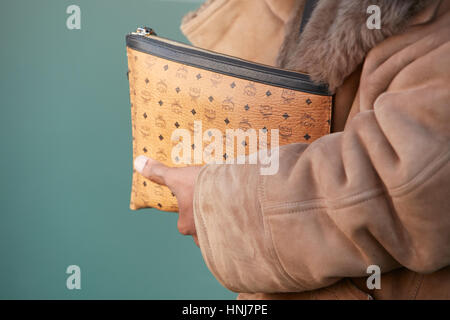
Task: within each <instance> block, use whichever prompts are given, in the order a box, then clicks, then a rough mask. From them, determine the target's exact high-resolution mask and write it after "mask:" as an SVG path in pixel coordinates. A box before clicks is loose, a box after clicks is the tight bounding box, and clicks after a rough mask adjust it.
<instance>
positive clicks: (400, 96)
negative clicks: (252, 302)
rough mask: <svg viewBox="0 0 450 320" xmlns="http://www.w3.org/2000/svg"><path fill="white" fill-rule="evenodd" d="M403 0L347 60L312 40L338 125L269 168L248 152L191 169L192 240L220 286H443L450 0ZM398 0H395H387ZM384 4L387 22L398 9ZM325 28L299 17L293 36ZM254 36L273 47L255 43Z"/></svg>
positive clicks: (334, 292) (359, 289)
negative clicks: (370, 275) (373, 276)
mask: <svg viewBox="0 0 450 320" xmlns="http://www.w3.org/2000/svg"><path fill="white" fill-rule="evenodd" d="M216 1H217V0H216ZM262 2H264V1H261V2H260V5H262V4H261V3H262ZM324 2H325V1H323V0H321V1H319V5H318V7H317V8H316V10H315V11H314V12H313V16H312V17H311V21H315V19H318V18H317V17H319V16H321V15H324V14H325V13H326V14H328V16H330V17H336V19H337V20H334V22H333V23H336V24H337V23H341V24H342V23H344V22H345V19H344V20H339V19H338V18H339V17H342V16H341V15H339V12H338V11H339V10H338V9H339V6H340V5H344V6H345V8H349V7H348V6H349V4H350V3H352V2H354V1H345V0H342V1H336V4H335V6H334V8H335V10H337V11H335V12H334V15H333V12H329V11H330V10H331V9H330V7H328V6H329V2H328V4H326V3H324ZM409 3H410V4H411V5H412V6H411V7H409V9H404V10H403V11H402V10H400V12H404V13H405V15H404V18H405V19H406V20H405V22H403V21H402V23H401V26H396V27H395V28H393V29H391V31H389V32H387V33H386V34H385V35H384V36H383V37H380V38H378V37H375V38H376V39H377V41H372V42H370V45H368V46H367V47H365V49H364V50H363V51H358V52H356V56H352V57H350V58H349V59H350V60H351V61H348V62H347V64H346V65H345V68H341V66H339V64H335V61H334V60H332V59H331V60H323V59H325V58H326V57H328V55H327V54H329V55H333V54H338V55H339V54H342V55H343V56H346V57H348V55H349V54H351V53H350V51H349V50H348V48H347V47H346V43H345V41H344V43H343V44H342V46H339V41H337V42H336V41H334V39H332V40H333V41H329V42H328V44H336V46H333V45H330V46H328V47H326V46H327V43H320V46H322V50H323V52H325V53H327V54H324V55H320V56H319V57H321V59H320V61H318V62H317V63H316V64H315V66H314V68H317V70H319V71H318V73H317V74H321V75H322V76H323V77H322V76H321V78H320V79H319V80H320V81H325V82H327V81H330V82H332V83H334V84H335V85H334V86H335V87H336V96H335V101H336V104H335V111H334V119H333V127H334V133H332V134H330V135H328V136H325V137H322V138H320V139H318V140H316V141H315V142H313V143H312V144H310V145H306V144H292V145H287V146H283V147H281V148H280V169H279V171H278V173H277V174H275V175H271V176H261V175H260V173H259V170H258V166H257V165H207V166H205V167H204V168H203V169H202V170H201V172H200V174H199V176H198V178H197V181H196V189H195V194H194V217H195V223H196V228H197V233H198V238H199V242H200V247H201V250H202V254H203V257H204V259H205V261H206V263H207V265H208V267H209V269H210V270H211V272H212V273H213V274H214V276H215V277H216V278H217V279H218V280H219V281H220V282H221V283H222V284H223V285H224V286H225V287H227V288H229V289H230V290H233V291H236V292H241V293H245V294H241V295H240V298H241V299H275V298H281V299H321V298H323V299H355V298H357V299H366V298H375V299H448V298H449V297H450V267H449V264H450V198H449V197H448V195H449V194H450V165H449V158H450V128H449V125H448V123H450V108H449V101H450V41H449V40H450V37H449V32H448V30H450V1H448V0H443V1H409ZM403 4H404V3H403ZM396 6H402V3H401V1H391V4H390V7H392V8H394V7H396ZM301 7H302V5H301V3H300V2H299V1H297V2H295V4H294V6H293V7H292V8H293V10H294V8H301ZM321 7H328V9H327V10H328V11H327V12H321V11H320V10H319V11H318V9H319V8H321ZM397 8H400V7H397ZM402 8H403V7H402ZM412 12H414V14H412ZM241 14H242V15H245V14H246V12H242V13H241ZM360 14H361V15H363V16H364V17H367V15H366V13H365V11H363V12H360ZM221 15H223V16H226V15H228V11H226V10H224V11H222V12H221ZM298 16H300V15H299V14H298V12H293V13H292V17H291V19H288V20H287V22H286V23H285V24H284V25H283V26H278V28H281V29H285V30H287V29H288V28H289V26H290V27H292V26H293V25H295V23H294V22H293V21H297V24H298V21H299V20H298V19H297V20H295V19H296V18H295V17H298ZM386 17H387V18H389V17H391V18H392V19H393V20H392V21H385V22H386V23H387V25H390V23H391V24H392V25H393V26H395V25H396V23H395V21H397V20H396V19H397V17H396V16H395V15H393V14H390V15H387V16H386ZM342 21H344V22H342ZM255 25H256V23H255V21H253V24H250V23H249V24H248V25H247V27H248V28H250V29H249V30H253V31H255V30H256V29H255ZM273 26H275V24H273ZM338 27H339V28H338V29H339V30H341V29H340V28H344V27H345V26H338ZM321 32H323V33H324V34H321ZM314 33H318V34H314ZM328 35H329V34H328V33H327V29H326V28H322V29H320V28H319V29H316V30H313V28H312V27H311V25H309V26H307V27H306V29H305V33H304V35H302V39H308V38H310V37H311V38H314V37H315V38H316V39H324V40H323V41H325V42H326V41H327V40H326V39H327V36H328ZM208 37H211V38H214V37H216V38H217V37H219V36H218V35H214V34H213V33H210V34H208ZM285 39H288V37H287V36H286V38H285ZM283 41H285V42H284V44H283V45H282V46H281V47H279V48H278V54H280V55H284V53H282V52H281V49H282V48H283V47H290V48H292V50H294V51H292V52H293V54H291V55H288V59H289V61H288V62H286V63H288V65H289V66H292V68H301V67H300V65H305V63H306V64H307V65H311V61H314V59H313V58H312V54H310V55H309V57H310V58H311V59H313V60H311V61H308V62H302V61H301V60H302V59H305V56H301V55H300V52H302V51H301V50H297V49H298V48H299V47H302V44H301V42H302V41H303V40H301V41H300V42H299V43H297V42H298V41H297V40H295V43H292V42H291V43H290V44H289V40H283ZM286 41H287V42H286ZM361 41H362V40H361ZM194 44H195V43H194ZM222 45H223V46H225V45H226V43H222ZM365 45H367V43H366V44H365ZM264 50H268V51H271V50H276V49H274V48H273V47H264V49H263V47H261V46H255V47H253V51H264ZM331 51H337V53H336V52H331ZM356 51H357V50H356ZM230 52H231V51H230ZM239 53H240V51H239V50H238V51H236V54H239ZM244 58H247V57H244ZM337 60H338V61H341V59H337ZM278 61H279V60H278ZM274 63H276V62H274ZM328 63H329V64H330V65H328ZM321 66H324V67H323V68H322V69H320V67H321ZM333 68H334V69H333ZM306 69H308V68H306ZM320 70H322V71H320ZM327 70H328V71H327ZM330 70H331V71H330ZM299 71H305V69H303V70H299ZM306 71H307V70H306ZM231 199H232V201H230V200H231ZM372 264H375V265H378V266H379V267H380V268H381V271H382V273H383V275H382V277H381V279H382V287H381V289H380V290H369V289H367V287H366V286H365V279H366V278H365V277H367V273H366V269H367V267H368V266H369V265H372ZM349 288H351V289H349Z"/></svg>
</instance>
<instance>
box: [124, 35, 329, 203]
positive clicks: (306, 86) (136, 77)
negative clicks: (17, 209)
mask: <svg viewBox="0 0 450 320" xmlns="http://www.w3.org/2000/svg"><path fill="white" fill-rule="evenodd" d="M126 46H127V56H128V79H129V85H130V102H131V121H132V139H133V159H134V158H136V157H137V156H139V155H146V156H148V157H151V158H153V159H156V160H159V161H161V162H162V163H164V164H166V165H168V166H185V165H187V163H186V161H183V159H184V160H186V159H188V158H190V159H196V160H195V161H192V164H193V165H201V164H204V163H206V162H207V161H205V159H204V157H203V158H202V155H204V152H205V145H206V144H207V143H206V142H207V140H208V138H209V137H210V136H211V135H212V134H211V132H213V133H214V137H216V138H215V139H217V134H218V132H220V134H221V135H223V136H222V137H221V138H223V139H221V140H222V141H221V143H223V144H224V148H223V150H224V151H223V153H222V152H220V154H218V151H217V150H216V149H214V150H213V151H214V152H213V154H211V156H212V157H213V158H214V159H218V158H222V159H223V160H224V162H228V161H230V160H232V158H233V157H235V156H234V155H236V154H238V153H237V152H234V153H233V150H234V151H236V150H237V148H238V147H239V145H242V148H243V149H244V150H245V153H246V154H249V150H251V146H250V144H251V143H252V139H251V138H250V137H249V136H244V139H242V141H237V140H238V138H237V137H236V139H235V137H234V136H232V137H231V139H232V140H233V146H232V148H233V149H227V148H226V147H225V143H226V142H230V136H229V135H228V134H227V132H230V130H238V129H240V130H241V131H240V132H244V133H249V132H252V133H254V132H256V133H263V132H268V133H269V134H270V135H273V134H272V131H273V130H276V132H277V135H278V142H279V145H285V144H290V143H297V142H302V143H310V142H312V141H314V140H316V139H318V138H320V137H321V136H323V135H326V134H328V133H330V123H331V113H332V105H333V97H332V95H331V94H330V93H329V92H328V90H327V87H326V86H324V85H317V84H315V83H313V82H312V81H311V80H310V79H309V77H308V75H306V74H303V73H299V72H295V71H290V70H284V69H279V68H275V67H271V66H267V65H262V64H258V63H253V62H250V61H246V60H242V59H239V58H237V57H232V56H227V55H223V54H220V53H215V52H211V51H208V50H203V49H201V48H196V47H193V46H190V45H186V44H183V43H179V42H175V41H171V40H169V39H165V38H162V37H158V36H156V34H155V33H154V32H153V30H152V29H150V28H138V29H137V31H136V32H133V33H130V34H128V35H127V36H126ZM178 129H181V131H180V130H178ZM227 130H228V131H227ZM174 132H184V133H189V135H190V137H187V136H186V134H185V135H184V136H183V137H182V138H180V137H178V138H174V137H173V135H174ZM273 132H274V131H273ZM211 139H212V138H211ZM205 141H206V142H205ZM217 141H219V140H217ZM266 141H269V143H267V145H265V147H267V146H268V147H270V141H271V139H270V138H268V139H267V140H266ZM176 148H181V149H182V152H181V153H180V154H182V155H183V157H181V156H180V157H178V156H174V154H175V155H176V154H177V152H175V151H176V150H175V149H176ZM256 148H257V149H258V148H259V149H260V148H262V146H261V144H258V143H257V146H256ZM174 150H175V151H174ZM226 150H228V151H229V152H228V153H227V151H226ZM230 150H231V151H230ZM199 155H200V160H199V157H198V156H199ZM196 156H197V157H196ZM230 200H231V199H230ZM148 207H153V208H157V209H159V210H162V211H178V206H177V201H176V198H175V196H174V195H173V194H172V193H171V192H170V190H169V189H168V188H167V187H165V186H160V185H158V184H155V183H153V182H151V181H149V180H148V179H146V178H145V177H143V176H142V175H140V174H139V173H137V172H136V171H135V170H134V171H133V178H132V191H131V201H130V208H131V209H133V210H136V209H140V208H148Z"/></svg>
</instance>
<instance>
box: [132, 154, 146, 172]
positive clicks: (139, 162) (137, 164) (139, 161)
mask: <svg viewBox="0 0 450 320" xmlns="http://www.w3.org/2000/svg"><path fill="white" fill-rule="evenodd" d="M147 160H148V158H147V157H146V156H138V157H136V159H134V168H135V169H136V171H137V172H139V173H142V171H144V167H145V164H146V163H147Z"/></svg>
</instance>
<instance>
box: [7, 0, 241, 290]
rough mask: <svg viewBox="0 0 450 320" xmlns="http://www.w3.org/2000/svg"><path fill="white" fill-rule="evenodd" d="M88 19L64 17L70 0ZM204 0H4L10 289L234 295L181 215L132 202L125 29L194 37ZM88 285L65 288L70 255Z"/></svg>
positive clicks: (173, 36) (83, 283) (176, 38)
mask: <svg viewBox="0 0 450 320" xmlns="http://www.w3.org/2000/svg"><path fill="white" fill-rule="evenodd" d="M71 4H76V5H79V6H80V8H81V30H68V29H67V28H66V19H67V17H68V14H66V8H67V6H69V5H71ZM199 5H200V2H199V1H182V0H180V1H156V0H145V1H144V0H139V1H138V0H127V1H119V0H83V1H75V0H73V1H63V0H53V1H51V0H39V1H37V0H29V1H25V0H14V1H12V0H10V1H1V2H0V17H1V19H0V34H1V49H0V54H1V56H0V64H1V66H0V70H1V80H0V85H1V86H0V97H1V99H0V101H1V102H0V103H1V109H0V110H1V111H0V147H1V149H0V150H1V157H0V189H1V190H0V298H1V299H234V298H235V297H236V294H235V293H232V292H230V291H228V290H226V289H225V288H223V287H222V286H221V285H220V284H219V283H218V282H217V281H216V280H215V278H214V277H213V276H212V275H211V273H210V272H209V270H208V269H207V267H206V265H205V264H204V262H203V259H202V257H201V253H200V250H199V249H198V248H197V247H196V246H195V244H194V242H193V241H192V239H191V238H190V237H184V236H182V235H180V234H179V233H178V231H177V228H176V220H177V215H176V214H174V213H163V212H158V211H156V210H153V209H147V210H143V211H137V212H133V211H131V210H130V209H129V208H128V205H129V196H130V187H131V171H132V154H131V150H132V146H131V123H130V121H131V119H130V104H129V96H128V81H127V78H126V71H127V65H126V51H125V34H126V33H128V32H130V31H133V30H135V29H136V27H137V26H141V25H147V26H151V27H152V28H154V29H155V30H156V31H157V32H158V33H159V34H160V35H163V36H164V37H168V38H172V39H175V40H178V41H184V42H186V41H187V40H186V39H185V38H184V36H183V35H182V33H181V31H180V30H179V25H180V21H181V18H182V16H183V15H184V14H185V13H187V12H188V11H190V10H193V9H195V8H196V7H198V6H199ZM72 264H75V265H78V266H80V268H81V287H82V289H81V290H68V289H67V288H66V278H67V277H68V275H67V274H66V273H65V272H66V268H67V266H69V265H72Z"/></svg>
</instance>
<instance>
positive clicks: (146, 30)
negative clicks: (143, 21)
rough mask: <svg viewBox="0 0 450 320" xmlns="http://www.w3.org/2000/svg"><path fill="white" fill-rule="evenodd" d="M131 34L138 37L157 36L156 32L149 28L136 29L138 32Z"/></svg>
mask: <svg viewBox="0 0 450 320" xmlns="http://www.w3.org/2000/svg"><path fill="white" fill-rule="evenodd" d="M131 34H134V35H138V36H157V34H156V32H155V30H153V29H152V28H149V27H140V28H137V29H136V32H132V33H131Z"/></svg>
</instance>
